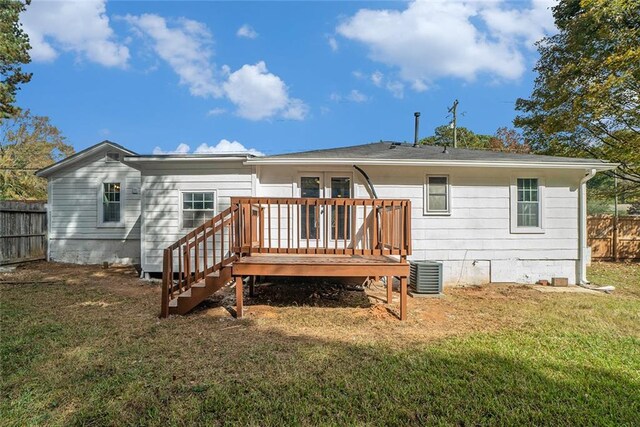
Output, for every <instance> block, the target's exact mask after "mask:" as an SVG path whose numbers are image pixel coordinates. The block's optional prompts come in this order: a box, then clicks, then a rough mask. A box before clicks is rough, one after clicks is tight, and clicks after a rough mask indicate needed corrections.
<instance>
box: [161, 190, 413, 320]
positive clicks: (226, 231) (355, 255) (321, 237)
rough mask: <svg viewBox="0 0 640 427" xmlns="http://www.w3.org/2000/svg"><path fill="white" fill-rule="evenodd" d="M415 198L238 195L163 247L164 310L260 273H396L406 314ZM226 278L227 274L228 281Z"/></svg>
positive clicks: (180, 308)
mask: <svg viewBox="0 0 640 427" xmlns="http://www.w3.org/2000/svg"><path fill="white" fill-rule="evenodd" d="M410 254H411V203H410V202H409V201H408V200H389V199H317V198H316V199H314V198H258V197H249V198H232V199H231V206H230V207H229V208H228V209H226V210H224V211H222V212H220V213H219V214H218V215H216V216H215V217H213V218H212V219H211V220H208V221H206V222H205V223H204V224H202V225H201V226H199V227H197V228H195V229H194V230H193V231H191V232H190V233H188V234H187V235H185V236H184V237H183V238H181V239H180V240H178V241H177V242H175V243H174V244H172V245H171V246H169V247H167V248H166V249H165V250H164V258H163V287H162V306H161V316H162V317H166V316H168V315H169V314H171V313H177V314H184V313H186V312H188V311H189V310H191V308H193V307H195V306H196V305H197V304H198V303H199V302H200V301H203V300H204V299H205V298H207V297H208V296H209V295H210V294H211V293H212V292H215V290H217V289H219V288H220V287H221V286H224V284H225V283H223V282H224V281H225V280H228V281H230V282H235V285H236V300H237V307H236V313H237V316H238V317H242V315H243V306H242V305H243V301H242V300H243V278H244V277H247V276H248V277H251V278H252V281H253V279H255V277H256V276H293V277H295V276H306V277H381V276H383V277H387V283H388V284H389V285H388V286H387V299H388V302H389V303H391V301H392V298H391V296H392V295H391V293H392V286H391V284H392V282H393V277H397V278H398V279H399V280H400V318H401V319H402V320H404V319H405V318H406V315H407V308H406V307H407V278H408V276H409V264H408V263H407V256H408V255H410ZM227 278H228V279H227Z"/></svg>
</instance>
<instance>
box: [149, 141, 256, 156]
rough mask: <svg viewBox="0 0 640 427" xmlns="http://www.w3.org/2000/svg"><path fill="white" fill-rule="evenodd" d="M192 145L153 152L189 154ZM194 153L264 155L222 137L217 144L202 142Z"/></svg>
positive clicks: (158, 148) (182, 144) (157, 149)
mask: <svg viewBox="0 0 640 427" xmlns="http://www.w3.org/2000/svg"><path fill="white" fill-rule="evenodd" d="M190 151H191V147H190V146H189V145H187V144H184V143H181V144H180V145H178V146H177V147H176V149H175V150H168V151H164V150H163V149H162V148H160V147H156V148H154V149H153V154H189V152H190ZM194 154H253V155H254V156H264V153H261V152H260V151H258V150H255V149H253V148H246V147H245V146H244V145H242V144H240V143H239V142H238V141H229V140H227V139H221V140H220V142H218V143H217V144H216V145H208V144H206V143H202V144H200V145H199V146H198V148H196V150H195V151H194Z"/></svg>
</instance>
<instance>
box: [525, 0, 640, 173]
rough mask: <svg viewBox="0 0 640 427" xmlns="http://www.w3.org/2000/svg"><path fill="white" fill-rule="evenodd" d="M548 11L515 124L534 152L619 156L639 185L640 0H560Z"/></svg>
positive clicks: (624, 169) (623, 170) (623, 167)
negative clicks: (549, 22) (550, 31)
mask: <svg viewBox="0 0 640 427" xmlns="http://www.w3.org/2000/svg"><path fill="white" fill-rule="evenodd" d="M553 16H554V19H555V23H556V26H557V27H558V33H557V34H555V35H553V36H550V37H546V38H544V39H543V40H541V41H540V42H538V44H537V47H538V51H539V53H540V59H539V60H538V63H537V64H536V67H535V70H536V71H537V73H538V76H537V78H536V80H535V85H534V90H533V93H532V95H531V99H519V100H518V101H517V103H516V109H517V110H519V111H520V113H521V114H520V115H519V116H518V117H517V118H516V119H515V121H514V123H515V125H516V126H518V127H521V128H523V130H524V135H525V137H526V138H527V139H528V140H530V141H532V143H533V146H532V148H533V149H534V150H535V151H537V152H544V153H548V154H559V155H572V156H582V157H595V158H601V159H605V160H609V161H613V162H616V163H620V164H621V166H620V168H619V169H618V170H617V171H615V172H614V173H615V174H617V175H618V177H619V178H620V179H622V180H626V181H629V182H632V183H634V184H635V185H637V184H640V48H639V46H640V0H561V1H560V3H559V4H558V5H557V6H555V7H554V8H553Z"/></svg>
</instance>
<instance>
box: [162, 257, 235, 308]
mask: <svg viewBox="0 0 640 427" xmlns="http://www.w3.org/2000/svg"><path fill="white" fill-rule="evenodd" d="M231 268H232V266H231V265H228V266H226V267H224V268H223V269H222V270H219V271H216V272H214V273H209V274H207V275H206V276H205V278H204V279H202V280H200V281H198V282H196V283H193V284H192V285H191V286H190V287H189V289H187V290H185V291H183V292H181V293H179V294H178V296H176V297H174V298H172V299H171V300H170V301H169V314H187V313H188V312H189V311H191V310H193V309H194V308H195V307H196V306H197V305H198V304H200V303H201V302H202V301H204V300H205V299H207V298H209V297H210V296H211V295H213V294H214V293H215V292H216V291H218V290H220V289H222V288H223V287H224V286H226V285H228V284H229V283H230V282H231V280H232V277H231Z"/></svg>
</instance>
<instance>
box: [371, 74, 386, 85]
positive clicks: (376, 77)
mask: <svg viewBox="0 0 640 427" xmlns="http://www.w3.org/2000/svg"><path fill="white" fill-rule="evenodd" d="M383 78H384V74H382V73H381V72H380V71H376V72H374V73H373V74H371V83H373V84H374V85H376V86H378V87H380V86H381V85H382V79H383Z"/></svg>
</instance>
